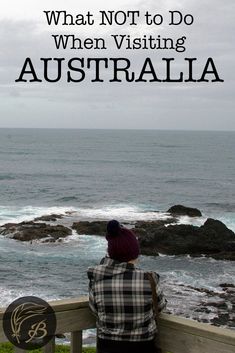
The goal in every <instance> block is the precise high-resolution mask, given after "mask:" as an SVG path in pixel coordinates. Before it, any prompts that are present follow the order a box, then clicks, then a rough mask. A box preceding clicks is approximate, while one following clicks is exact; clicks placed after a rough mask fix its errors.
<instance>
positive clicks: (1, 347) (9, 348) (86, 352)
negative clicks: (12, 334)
mask: <svg viewBox="0 0 235 353" xmlns="http://www.w3.org/2000/svg"><path fill="white" fill-rule="evenodd" d="M13 352H14V348H13V345H12V344H11V343H1V344H0V353H13ZM30 352H32V353H41V352H42V350H41V349H35V350H33V351H30ZM55 352H56V353H69V352H70V351H69V346H64V345H56V350H55ZM82 353H95V348H83V350H82Z"/></svg>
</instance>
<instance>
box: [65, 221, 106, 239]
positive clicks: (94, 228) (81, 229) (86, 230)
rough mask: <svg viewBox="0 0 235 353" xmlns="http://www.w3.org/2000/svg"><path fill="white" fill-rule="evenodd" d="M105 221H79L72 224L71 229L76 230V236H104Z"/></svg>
mask: <svg viewBox="0 0 235 353" xmlns="http://www.w3.org/2000/svg"><path fill="white" fill-rule="evenodd" d="M106 227H107V222H106V221H93V222H88V221H80V222H74V223H73V225H72V229H74V230H76V232H77V233H78V234H86V235H103V236H104V235H105V234H106Z"/></svg>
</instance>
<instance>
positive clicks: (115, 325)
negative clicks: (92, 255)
mask: <svg viewBox="0 0 235 353" xmlns="http://www.w3.org/2000/svg"><path fill="white" fill-rule="evenodd" d="M153 275H154V278H155V281H156V291H157V296H158V305H159V311H161V310H162V309H163V308H164V307H165V305H166V299H165V298H164V296H163V293H162V291H161V290H160V287H159V275H158V274H156V273H155V272H153ZM88 278H89V280H90V282H89V305H90V308H91V310H92V311H93V313H94V314H95V315H96V317H97V330H98V337H99V338H102V339H108V340H118V341H122V340H123V341H148V340H152V339H153V338H154V335H155V333H156V330H157V328H156V323H155V319H154V313H153V308H152V291H151V286H150V282H149V279H148V277H147V274H146V273H145V272H144V271H143V270H140V269H138V268H136V267H135V266H134V265H133V264H131V263H126V262H123V263H120V262H116V261H114V260H112V259H110V258H108V257H105V258H104V259H102V261H101V263H100V265H98V266H95V267H93V268H92V267H89V268H88Z"/></svg>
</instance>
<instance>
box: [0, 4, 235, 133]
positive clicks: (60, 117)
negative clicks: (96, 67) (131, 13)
mask: <svg viewBox="0 0 235 353" xmlns="http://www.w3.org/2000/svg"><path fill="white" fill-rule="evenodd" d="M43 10H66V11H67V12H68V13H71V14H73V15H76V14H86V12H87V11H88V10H89V11H90V12H92V13H93V14H94V16H95V20H96V23H98V19H99V10H123V11H127V10H139V11H140V13H141V15H142V14H144V13H145V11H147V10H148V11H150V12H151V13H160V14H162V15H163V17H164V20H165V21H164V23H163V25H162V26H145V25H144V22H143V21H142V20H141V19H142V17H143V16H141V19H139V20H138V26H128V25H126V26H113V27H109V26H107V27H104V26H103V27H101V26H89V27H88V26H83V27H82V26H57V27H56V26H51V27H49V26H48V25H47V23H46V18H45V14H44V13H43ZM169 10H178V11H181V12H182V13H184V14H188V13H191V14H193V16H194V24H193V25H192V26H186V25H181V26H168V18H169V13H168V11H169ZM234 14H235V2H234V0H226V1H225V2H222V1H221V0H208V1H206V4H205V3H204V2H202V1H197V0H158V1H156V0H143V1H141V0H139V1H137V0H118V1H116V2H110V1H91V0H86V1H79V2H78V1H76V0H67V1H61V0H55V1H49V0H40V1H32V0H21V1H15V0H14V1H13V0H8V1H7V2H4V3H3V4H1V12H0V21H1V25H0V40H1V51H0V77H1V82H0V127H28V128H30V127H43V128H46V127H48V128H53V127H56V128H124V129H129V128H133V129H173V130H174V129H187V130H188V129H193V130H194V129H196V130H198V129H199V130H235V116H234V111H235V109H234V108H235V103H234V102H235V100H234V88H235V84H234V79H235V75H234V57H235V46H234V33H235V21H234ZM66 33H67V34H68V33H69V34H74V35H76V37H79V38H81V39H83V38H86V37H90V38H95V37H101V36H102V37H103V38H104V39H105V40H106V43H107V46H108V49H107V50H103V51H99V50H97V51H93V50H70V49H67V50H56V49H55V45H54V42H53V38H52V37H51V35H52V34H66ZM111 34H130V35H131V36H136V37H141V36H143V35H150V34H151V35H153V36H155V37H157V36H158V35H160V36H161V37H172V38H174V39H177V38H179V37H182V36H186V51H185V52H184V53H177V52H176V51H174V50H168V51H167V50H162V51H159V50H152V51H148V50H136V51H130V50H123V51H118V50H117V49H115V48H114V46H113V45H112V42H111V40H110V38H111V37H110V35H111ZM120 56H122V57H127V58H129V59H130V60H131V63H132V65H133V70H134V71H136V72H138V71H139V70H140V68H141V65H143V63H144V59H145V58H146V57H148V56H149V57H151V59H152V61H153V63H154V66H155V68H156V72H157V74H158V75H159V77H160V78H164V73H165V68H164V65H163V62H162V60H161V59H162V58H163V57H174V58H175V65H174V68H173V70H172V72H173V75H174V76H176V77H177V73H178V72H179V71H183V72H184V73H185V75H186V73H187V71H188V69H187V65H186V63H185V61H184V58H185V57H197V58H198V61H197V63H196V64H195V68H194V70H195V76H196V78H199V77H200V74H201V72H202V70H203V67H204V65H205V62H206V59H207V58H208V57H213V59H214V61H215V64H216V67H217V70H218V72H219V75H220V76H221V78H223V79H224V81H225V82H224V83H196V84H195V83H159V82H154V83H149V82H146V83H124V82H123V83H110V82H108V81H105V82H104V83H91V82H90V79H91V76H92V70H87V76H86V80H85V81H84V82H82V83H72V84H71V83H67V82H66V80H65V77H66V71H67V67H66V62H67V60H68V59H70V58H73V57H85V58H87V57H107V58H108V57H120ZM26 57H30V58H31V59H32V62H33V64H34V66H35V70H36V72H37V74H38V76H39V78H41V79H43V74H42V73H43V72H42V63H41V62H40V60H39V59H40V58H46V57H64V58H66V60H65V63H64V69H63V74H62V75H63V79H62V80H61V81H60V82H59V83H56V84H55V83H45V82H42V83H23V84H22V83H15V79H16V78H18V76H19V74H20V72H21V69H22V67H23V63H24V61H25V58H26ZM88 71H89V73H88ZM111 72H112V66H111V64H110V67H109V69H108V70H106V71H105V72H102V75H104V78H105V79H107V80H108V79H110V78H111V77H110V75H111ZM53 74H54V75H55V71H54V70H52V71H51V76H53ZM93 74H94V73H93ZM137 76H138V75H137Z"/></svg>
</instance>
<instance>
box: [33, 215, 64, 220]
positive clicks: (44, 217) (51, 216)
mask: <svg viewBox="0 0 235 353" xmlns="http://www.w3.org/2000/svg"><path fill="white" fill-rule="evenodd" d="M61 218H63V215H61V214H55V213H53V214H50V215H45V216H41V217H37V218H35V219H34V222H55V221H57V219H61Z"/></svg>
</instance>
